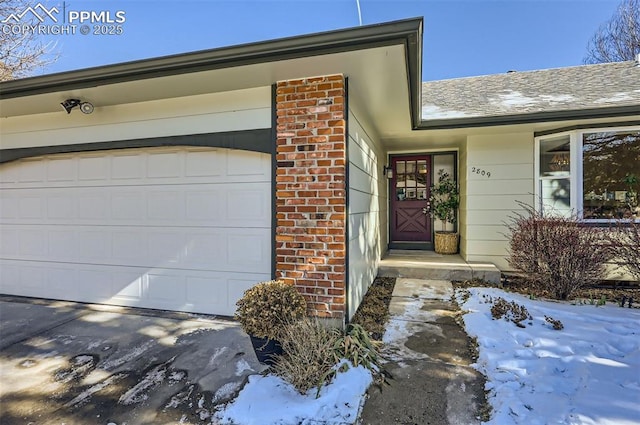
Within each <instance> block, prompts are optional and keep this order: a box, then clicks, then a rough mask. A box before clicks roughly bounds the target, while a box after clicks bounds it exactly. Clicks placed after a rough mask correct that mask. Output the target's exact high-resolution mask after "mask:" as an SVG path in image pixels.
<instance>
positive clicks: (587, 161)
mask: <svg viewBox="0 0 640 425" xmlns="http://www.w3.org/2000/svg"><path fill="white" fill-rule="evenodd" d="M536 169H537V176H538V177H537V178H538V184H537V185H536V198H537V199H538V200H539V205H538V207H539V208H540V209H541V210H542V211H543V212H544V213H548V214H562V215H569V214H571V213H576V214H577V215H578V216H579V217H582V218H584V219H586V220H595V221H609V220H612V219H635V220H640V203H639V201H640V196H639V194H638V192H640V127H626V128H617V129H608V128H606V129H597V128H594V129H586V130H579V131H571V132H564V133H559V134H552V135H548V136H540V137H537V138H536Z"/></svg>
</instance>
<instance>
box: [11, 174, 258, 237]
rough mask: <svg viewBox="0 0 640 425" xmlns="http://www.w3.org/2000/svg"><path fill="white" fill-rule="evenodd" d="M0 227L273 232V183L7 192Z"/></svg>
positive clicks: (18, 190) (49, 189)
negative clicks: (258, 229) (195, 228)
mask: <svg viewBox="0 0 640 425" xmlns="http://www.w3.org/2000/svg"><path fill="white" fill-rule="evenodd" d="M0 206H1V214H0V223H4V224H38V225H42V224H55V225H57V224H83V225H100V226H102V225H127V226H153V225H156V226H159V225H163V226H166V225H169V226H176V225H180V226H185V227H189V226H208V227H229V226H231V227H233V226H237V227H269V226H271V186H270V183H264V182H260V183H254V184H248V183H227V184H199V185H180V186H168V187H167V186H163V187H145V186H138V187H130V186H127V187H94V188H86V187H79V188H78V187H76V188H48V189H42V188H40V189H35V188H32V189H17V190H11V191H7V192H6V193H5V192H4V191H3V195H2V198H1V202H0Z"/></svg>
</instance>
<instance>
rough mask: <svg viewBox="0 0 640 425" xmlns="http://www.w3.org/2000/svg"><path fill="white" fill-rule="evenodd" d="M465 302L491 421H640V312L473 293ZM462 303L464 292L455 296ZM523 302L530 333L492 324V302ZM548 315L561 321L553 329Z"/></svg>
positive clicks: (532, 424)
mask: <svg viewBox="0 0 640 425" xmlns="http://www.w3.org/2000/svg"><path fill="white" fill-rule="evenodd" d="M469 291H470V293H471V296H470V297H469V298H468V299H467V300H466V301H465V302H464V303H463V304H462V308H463V309H464V310H468V311H469V313H467V314H465V315H464V322H465V327H466V330H467V333H468V334H469V335H471V336H474V337H477V339H478V344H479V351H480V357H479V359H478V362H477V364H476V367H477V369H478V370H479V371H480V372H482V373H483V374H484V375H485V376H486V377H487V385H486V389H487V390H489V394H488V397H489V402H490V404H491V406H492V407H493V414H492V416H491V420H490V421H489V422H488V423H489V424H495V425H498V424H499V425H510V424H527V425H538V424H540V425H543V424H584V425H592V424H593V425H595V424H598V425H608V424H610V425H614V424H615V425H630V424H640V310H638V309H629V308H621V307H619V306H617V305H615V304H608V305H606V306H600V307H596V306H593V305H571V304H570V303H560V302H549V301H538V300H530V299H529V298H527V297H525V296H521V295H517V294H512V293H507V292H504V291H501V290H499V289H495V288H470V289H469ZM457 296H458V299H459V300H460V302H461V303H462V298H461V292H460V291H458V293H457ZM497 297H502V298H504V299H505V300H507V301H509V302H510V301H515V302H516V303H518V304H521V305H524V306H525V307H526V308H527V310H528V311H529V313H530V315H531V316H532V317H533V320H525V321H523V322H522V324H523V325H524V326H525V327H524V328H520V327H517V326H516V325H515V324H514V323H513V322H509V321H506V320H505V319H500V320H494V319H493V318H492V316H491V306H492V303H491V301H492V300H494V301H495V299H496V298H497ZM545 315H546V316H550V317H552V318H553V319H556V320H560V321H561V322H562V324H563V325H564V329H562V330H554V329H553V327H552V325H551V324H550V323H548V322H547V321H545Z"/></svg>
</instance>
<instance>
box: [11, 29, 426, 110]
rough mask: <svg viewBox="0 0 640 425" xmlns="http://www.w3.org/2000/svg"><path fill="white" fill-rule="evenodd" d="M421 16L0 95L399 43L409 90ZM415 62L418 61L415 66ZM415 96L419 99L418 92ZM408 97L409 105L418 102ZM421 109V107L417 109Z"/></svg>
mask: <svg viewBox="0 0 640 425" xmlns="http://www.w3.org/2000/svg"><path fill="white" fill-rule="evenodd" d="M422 26H423V18H411V19H405V20H399V21H394V22H388V23H382V24H374V25H367V26H362V27H356V28H349V29H342V30H336V31H327V32H321V33H316V34H310V35H305V36H294V37H288V38H282V39H277V40H269V41H261V42H257V43H248V44H241V45H238V46H232V47H223V48H216V49H210V50H202V51H198V52H192V53H186V54H179V55H170V56H163V57H159V58H153V59H143V60H137V61H132V62H125V63H120V64H115V65H106V66H100V67H93V68H86V69H82V70H77V71H67V72H61V73H56V74H49V75H44V76H38V77H29V78H22V79H18V80H12V81H6V82H2V83H0V96H1V97H2V98H3V99H11V98H16V97H23V96H29V95H37V94H43V93H51V92H57V91H63V90H74V89H82V88H87V87H93V86H97V85H107V84H115V83H121V82H127V81H135V80H143V79H149V78H157V77H164V76H170V75H179V74H187V73H193V72H199V71H207V70H214V69H222V68H231V67H237V66H243V65H252V64H258V63H266V62H275V61H281V60H287V59H298V58H304V57H310V56H318V55H326V54H331V53H341V52H348V51H354V50H362V49H366V48H373V47H381V46H390V45H398V44H403V45H405V47H406V49H407V57H408V60H407V66H408V72H409V75H410V82H411V84H410V89H411V91H412V92H414V90H417V89H418V88H419V87H420V83H421V80H422V78H421V75H420V64H421V63H422V60H421V54H422V51H421V50H418V49H419V48H421V42H422ZM416 64H417V66H416ZM417 97H418V100H417V101H419V96H417ZM417 101H415V100H414V99H412V106H417V105H418V103H417ZM417 110H420V109H417Z"/></svg>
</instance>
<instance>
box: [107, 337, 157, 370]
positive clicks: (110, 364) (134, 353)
mask: <svg viewBox="0 0 640 425" xmlns="http://www.w3.org/2000/svg"><path fill="white" fill-rule="evenodd" d="M154 345H155V342H154V341H153V340H149V341H147V342H145V343H144V344H142V345H140V346H139V347H135V348H133V349H132V350H131V351H129V352H128V353H126V354H125V355H124V356H122V357H119V358H117V359H113V360H108V361H106V362H104V364H103V365H102V367H103V368H104V369H106V370H113V369H115V368H117V367H119V366H122V365H123V364H125V363H126V362H128V361H131V360H133V359H135V358H136V357H139V356H140V355H142V353H144V352H145V351H147V350H148V349H150V348H151V347H153V346H154Z"/></svg>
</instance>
